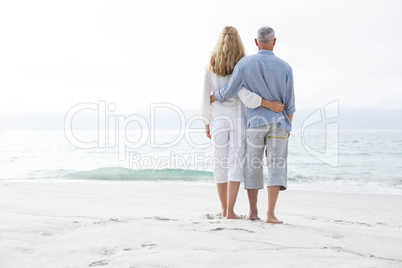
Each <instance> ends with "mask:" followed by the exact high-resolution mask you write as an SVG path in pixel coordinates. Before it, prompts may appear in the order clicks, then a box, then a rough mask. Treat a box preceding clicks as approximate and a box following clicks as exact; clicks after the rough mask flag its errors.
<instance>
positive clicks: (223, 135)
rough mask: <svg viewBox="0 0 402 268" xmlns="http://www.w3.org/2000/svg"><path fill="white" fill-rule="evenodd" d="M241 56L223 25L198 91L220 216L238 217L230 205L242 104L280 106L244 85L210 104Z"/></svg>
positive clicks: (236, 180)
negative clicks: (211, 152)
mask: <svg viewBox="0 0 402 268" xmlns="http://www.w3.org/2000/svg"><path fill="white" fill-rule="evenodd" d="M244 56H246V53H245V49H244V46H243V43H242V41H241V39H240V36H239V34H238V32H237V30H236V28H234V27H232V26H226V27H225V28H223V30H222V33H221V35H220V37H219V40H218V43H217V44H216V46H215V49H214V50H213V52H212V54H211V58H210V61H209V64H208V66H207V68H206V72H205V78H204V88H203V92H202V93H203V97H202V99H203V103H202V115H203V117H204V120H205V132H206V134H207V136H208V138H211V139H212V144H213V146H214V160H215V162H214V163H215V164H216V165H215V167H214V179H215V182H216V185H217V189H218V194H219V199H220V201H221V206H222V216H223V217H226V218H227V219H239V218H240V217H239V216H238V215H236V213H235V212H234V205H235V203H236V198H237V194H238V192H239V186H240V182H241V181H242V180H243V177H244V174H243V171H244V169H243V162H244V161H243V160H244V148H245V129H246V128H245V123H244V110H245V108H244V105H246V106H247V107H248V108H251V109H253V108H257V107H259V106H264V107H267V108H269V109H271V110H272V111H275V112H278V113H280V112H282V110H283V108H284V105H283V104H282V103H280V102H270V101H267V100H265V99H262V98H261V97H260V96H258V95H256V94H255V93H252V92H251V91H249V90H248V89H246V88H245V87H243V88H242V89H241V90H240V91H239V93H238V94H237V95H235V96H234V97H232V98H231V99H229V100H227V101H225V102H224V103H220V102H213V103H212V104H211V105H210V95H211V94H214V93H215V91H216V90H218V89H219V88H220V87H222V86H223V85H224V84H225V83H226V82H227V81H228V80H229V78H230V76H231V74H232V72H233V69H234V67H235V65H236V63H237V62H238V61H239V60H240V59H241V58H243V57H244ZM243 103H244V105H243ZM210 125H211V127H210Z"/></svg>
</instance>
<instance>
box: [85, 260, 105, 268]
mask: <svg viewBox="0 0 402 268" xmlns="http://www.w3.org/2000/svg"><path fill="white" fill-rule="evenodd" d="M108 264H109V262H108V261H107V260H100V261H95V262H93V263H90V264H89V267H93V266H101V265H108Z"/></svg>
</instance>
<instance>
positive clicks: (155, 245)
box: [141, 243, 158, 249]
mask: <svg viewBox="0 0 402 268" xmlns="http://www.w3.org/2000/svg"><path fill="white" fill-rule="evenodd" d="M157 246H158V245H157V244H153V243H141V247H143V248H148V249H151V248H154V247H157Z"/></svg>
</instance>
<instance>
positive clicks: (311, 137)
mask: <svg viewBox="0 0 402 268" xmlns="http://www.w3.org/2000/svg"><path fill="white" fill-rule="evenodd" d="M213 162H214V161H213V147H212V145H211V142H210V140H209V139H208V138H207V137H206V135H205V133H202V132H197V131H194V130H191V129H186V130H181V129H170V130H155V131H149V130H147V131H140V130H121V131H120V130H117V131H116V130H115V131H113V132H108V131H98V130H75V131H65V130H1V131H0V180H1V181H2V182H6V181H17V180H29V181H35V180H38V181H39V180H40V181H43V180H53V181H56V180H90V181H98V180H110V181H139V182H144V183H164V182H168V183H194V184H214V179H213V168H214V164H213ZM267 170H268V166H265V167H264V174H265V176H266V174H267ZM288 190H313V191H327V192H345V193H365V194H397V195H400V194H402V130H380V129H379V130H373V129H371V130H364V129H358V130H356V129H353V130H352V129H350V130H348V129H332V130H328V129H312V130H308V131H303V132H302V131H301V130H295V131H293V132H292V133H291V135H290V138H289V156H288Z"/></svg>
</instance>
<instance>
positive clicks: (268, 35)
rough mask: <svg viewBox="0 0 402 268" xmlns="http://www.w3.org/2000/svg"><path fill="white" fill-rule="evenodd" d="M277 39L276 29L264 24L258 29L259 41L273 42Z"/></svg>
mask: <svg viewBox="0 0 402 268" xmlns="http://www.w3.org/2000/svg"><path fill="white" fill-rule="evenodd" d="M274 39H275V31H274V29H273V28H272V27H269V26H263V27H261V28H260V29H258V32H257V41H258V42H261V43H268V42H272V41H274Z"/></svg>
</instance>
